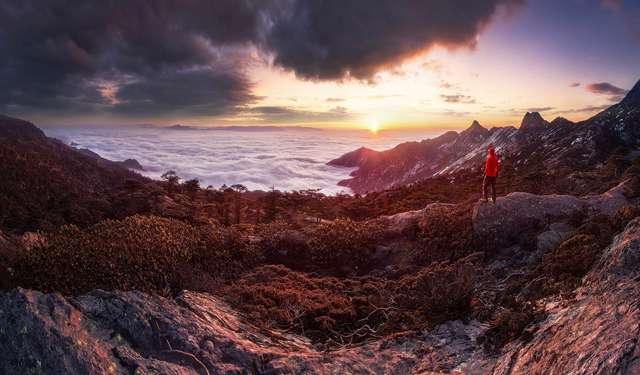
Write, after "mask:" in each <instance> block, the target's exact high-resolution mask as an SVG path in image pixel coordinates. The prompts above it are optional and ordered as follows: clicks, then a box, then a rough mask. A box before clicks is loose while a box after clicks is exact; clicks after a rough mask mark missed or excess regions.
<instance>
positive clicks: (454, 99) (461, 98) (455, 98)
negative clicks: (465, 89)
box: [440, 94, 476, 104]
mask: <svg viewBox="0 0 640 375" xmlns="http://www.w3.org/2000/svg"><path fill="white" fill-rule="evenodd" d="M440 98H442V100H444V101H445V102H447V103H461V104H473V103H475V102H476V100H475V99H473V98H472V97H470V96H467V95H462V94H454V95H440Z"/></svg>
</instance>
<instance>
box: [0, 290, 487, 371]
mask: <svg viewBox="0 0 640 375" xmlns="http://www.w3.org/2000/svg"><path fill="white" fill-rule="evenodd" d="M0 316H1V317H2V318H1V319H0V351H1V352H2V357H0V373H2V374H8V375H10V374H25V373H39V374H108V373H110V374H131V373H135V374H200V375H202V374H240V373H242V374H248V373H251V374H347V373H350V374H379V373H396V374H400V373H402V374H408V373H428V371H447V372H449V371H452V370H454V369H455V368H457V367H458V368H465V367H469V368H470V370H469V371H470V372H468V373H483V372H486V371H487V370H488V369H490V367H487V366H489V364H487V363H484V364H483V365H479V364H478V363H477V361H476V360H475V359H474V358H480V357H481V355H482V354H481V353H482V351H481V350H480V349H478V348H477V346H476V345H475V339H476V338H477V337H478V336H479V335H480V334H481V333H482V332H484V330H485V327H484V326H483V325H480V324H479V323H477V322H470V323H467V324H465V323H462V322H459V321H453V322H448V323H446V324H443V325H441V326H439V327H437V328H436V329H434V330H433V331H432V332H431V333H418V334H414V335H410V336H403V337H396V338H389V339H382V340H380V341H376V342H372V343H369V344H365V345H362V346H359V347H355V348H349V349H343V350H338V351H333V352H320V351H318V350H316V349H315V348H314V347H313V346H312V345H311V343H310V342H309V341H308V340H307V339H305V338H302V337H299V336H295V335H288V334H285V333H282V332H276V331H271V330H264V329H258V328H257V327H255V326H252V325H250V324H248V323H246V322H245V321H244V319H243V318H242V317H241V316H240V314H238V313H237V312H235V311H233V310H232V309H230V308H229V307H228V306H227V305H226V304H224V303H223V302H221V301H219V300H218V299H217V298H215V297H212V296H210V295H207V294H200V293H193V292H183V293H182V294H181V295H179V296H178V297H177V298H175V299H167V298H163V297H158V296H151V295H147V294H144V293H140V292H105V291H100V290H96V291H94V292H92V293H90V294H88V295H85V296H81V297H77V298H64V297H62V296H61V295H59V294H42V293H40V292H36V291H28V290H23V289H18V290H13V291H11V292H7V293H4V294H3V295H1V297H0ZM471 362H473V363H471ZM472 364H473V366H472ZM478 366H480V367H478ZM482 366H484V367H482ZM481 369H484V370H481Z"/></svg>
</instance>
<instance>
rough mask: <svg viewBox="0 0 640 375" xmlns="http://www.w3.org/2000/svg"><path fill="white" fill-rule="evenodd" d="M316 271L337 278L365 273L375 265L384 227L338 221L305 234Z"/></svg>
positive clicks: (368, 223) (375, 224)
mask: <svg viewBox="0 0 640 375" xmlns="http://www.w3.org/2000/svg"><path fill="white" fill-rule="evenodd" d="M305 234H306V235H307V236H308V237H309V240H308V246H309V257H310V260H311V263H312V264H313V266H314V267H317V268H318V269H320V270H324V271H332V272H335V273H337V274H348V273H352V272H364V271H366V270H367V269H368V268H369V267H370V266H371V262H372V256H373V254H374V252H375V245H376V244H377V243H378V241H379V240H380V239H381V238H382V226H381V225H380V224H377V223H373V222H356V221H353V220H351V219H337V220H334V221H332V222H330V223H322V224H319V225H316V226H313V227H311V228H309V229H307V230H306V231H305Z"/></svg>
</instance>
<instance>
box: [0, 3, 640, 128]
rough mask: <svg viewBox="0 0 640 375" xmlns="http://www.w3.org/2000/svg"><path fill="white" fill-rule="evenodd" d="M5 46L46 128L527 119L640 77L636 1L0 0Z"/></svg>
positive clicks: (5, 67)
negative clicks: (533, 113)
mask: <svg viewBox="0 0 640 375" xmlns="http://www.w3.org/2000/svg"><path fill="white" fill-rule="evenodd" d="M122 4H126V5H122ZM0 53H1V54H2V56H3V58H2V60H1V61H0V80H1V81H2V82H3V85H2V90H1V92H0V113H4V114H8V115H12V116H19V117H24V118H27V119H29V120H31V121H34V122H36V123H39V124H43V125H105V126H106V125H109V124H140V123H152V124H157V125H168V124H175V123H181V124H190V125H199V126H215V125H230V124H250V125H251V124H258V125H261V124H279V125H283V124H284V125H306V126H317V127H332V128H333V127H339V128H367V127H371V126H376V125H377V126H379V127H380V128H382V129H392V128H438V129H443V128H461V127H465V126H468V125H469V124H470V123H471V121H472V120H474V119H477V120H479V121H480V122H481V123H483V124H485V125H488V126H495V125H497V126H501V125H518V123H519V120H520V119H521V118H522V115H523V114H524V112H526V111H539V112H541V113H542V115H543V116H545V117H547V118H549V119H552V118H554V117H556V116H563V117H567V118H569V119H571V120H580V119H584V118H587V117H589V116H590V115H593V114H595V113H597V112H598V111H600V110H602V109H603V108H605V107H606V106H608V105H610V104H611V103H613V102H615V101H617V100H619V99H620V97H621V96H623V95H624V93H625V92H626V90H628V89H629V88H630V87H631V86H632V85H633V84H634V83H635V82H636V81H637V80H638V79H640V2H638V1H635V0H621V1H615V0H608V1H599V0H567V1H557V0H530V1H521V0H490V1H478V0H456V1H451V0H429V1H409V0H406V1H397V0H380V1H378V0H367V1H359V0H351V1H338V0H328V1H313V0H263V1H258V0H253V1H251V0H220V1H211V2H210V1H196V0H187V1H182V2H181V1H169V0H166V1H151V0H148V1H143V0H134V1H127V2H117V1H94V2H92V1H62V0H60V1H46V2H41V1H36V0H31V1H3V2H2V3H0Z"/></svg>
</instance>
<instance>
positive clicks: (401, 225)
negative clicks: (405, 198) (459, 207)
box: [377, 203, 456, 236]
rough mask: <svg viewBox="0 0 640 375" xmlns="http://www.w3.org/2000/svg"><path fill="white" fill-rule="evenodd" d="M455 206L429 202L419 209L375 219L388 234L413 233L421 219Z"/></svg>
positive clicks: (444, 212)
mask: <svg viewBox="0 0 640 375" xmlns="http://www.w3.org/2000/svg"><path fill="white" fill-rule="evenodd" d="M454 208H456V205H455V204H448V203H430V204H428V205H427V206H426V207H425V208H423V209H421V210H414V211H406V212H401V213H399V214H395V215H389V216H381V217H380V218H378V219H377V220H378V221H379V222H380V223H381V224H382V225H383V226H384V228H385V233H386V234H388V235H390V236H398V235H411V234H414V232H415V230H416V228H417V226H418V223H419V222H420V220H422V219H427V220H428V219H429V217H432V216H436V215H446V214H447V213H448V212H450V211H451V210H453V209H454Z"/></svg>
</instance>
